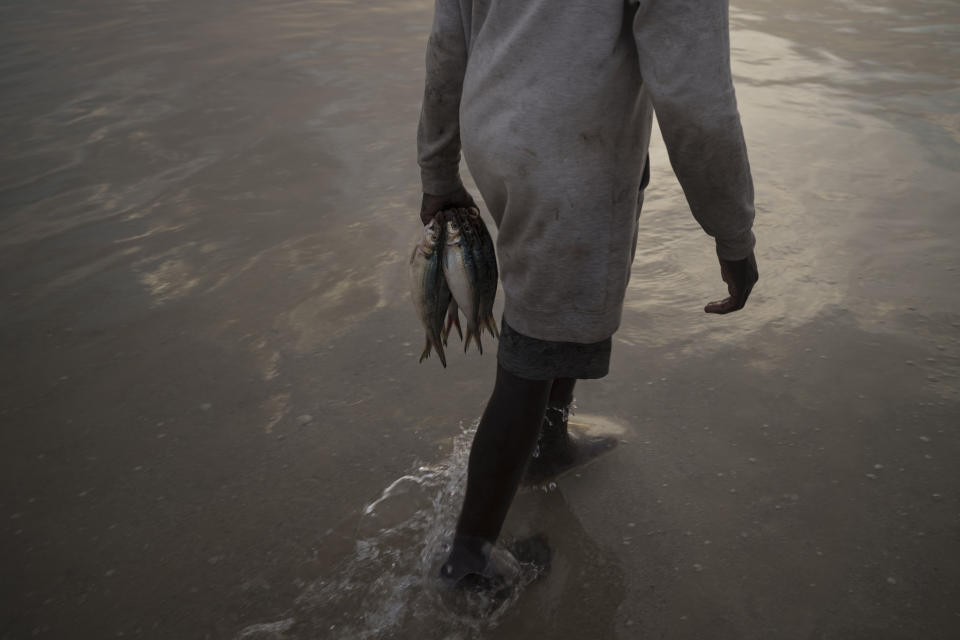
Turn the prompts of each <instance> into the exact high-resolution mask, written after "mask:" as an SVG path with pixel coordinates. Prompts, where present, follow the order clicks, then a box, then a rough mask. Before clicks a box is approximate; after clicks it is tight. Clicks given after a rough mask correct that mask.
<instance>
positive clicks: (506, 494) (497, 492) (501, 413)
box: [440, 365, 552, 581]
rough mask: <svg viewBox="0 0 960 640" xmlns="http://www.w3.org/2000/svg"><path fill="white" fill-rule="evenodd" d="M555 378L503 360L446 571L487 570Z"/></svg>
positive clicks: (474, 450) (455, 575) (476, 442)
mask: <svg viewBox="0 0 960 640" xmlns="http://www.w3.org/2000/svg"><path fill="white" fill-rule="evenodd" d="M551 386H552V381H550V380H525V379H523V378H518V377H517V376H515V375H513V374H512V373H510V372H509V371H507V370H505V369H503V368H502V367H500V366H499V365H498V366H497V381H496V384H495V385H494V388H493V394H492V395H491V396H490V400H489V402H488V403H487V408H486V410H485V411H484V412H483V417H482V418H481V419H480V426H478V427H477V433H476V435H475V436H474V439H473V446H472V447H471V449H470V462H469V466H468V467H467V491H466V495H465V496H464V500H463V508H462V510H461V511H460V519H459V521H458V522H457V531H456V537H455V538H454V543H453V549H452V550H451V552H450V557H449V558H448V559H447V561H446V563H445V564H444V565H443V567H442V568H441V570H440V573H441V576H442V577H444V578H446V579H448V580H453V581H458V580H460V579H461V578H463V577H464V576H467V575H470V574H483V573H484V571H485V568H486V563H487V558H488V554H489V546H488V545H493V543H494V542H496V540H497V537H498V536H499V535H500V528H501V527H502V526H503V521H504V520H505V519H506V517H507V511H508V510H509V508H510V503H511V502H513V496H514V495H515V494H516V491H517V487H518V486H519V484H520V479H521V477H522V476H523V470H524V467H525V466H526V464H527V460H528V459H529V457H530V453H531V452H532V451H533V447H534V445H535V444H536V442H537V434H538V433H539V431H540V425H541V423H542V422H543V416H544V411H545V410H546V407H547V402H548V400H549V398H550V391H551Z"/></svg>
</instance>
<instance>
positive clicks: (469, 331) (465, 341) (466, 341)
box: [463, 324, 477, 353]
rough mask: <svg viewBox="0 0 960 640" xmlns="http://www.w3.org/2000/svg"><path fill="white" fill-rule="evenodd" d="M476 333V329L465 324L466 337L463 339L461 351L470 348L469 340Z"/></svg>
mask: <svg viewBox="0 0 960 640" xmlns="http://www.w3.org/2000/svg"><path fill="white" fill-rule="evenodd" d="M476 334H477V331H476V329H475V328H474V327H472V326H471V325H469V324H468V325H467V337H466V338H464V339H463V352H464V353H466V352H467V349H469V348H470V340H472V339H473V337H474V336H475V335H476Z"/></svg>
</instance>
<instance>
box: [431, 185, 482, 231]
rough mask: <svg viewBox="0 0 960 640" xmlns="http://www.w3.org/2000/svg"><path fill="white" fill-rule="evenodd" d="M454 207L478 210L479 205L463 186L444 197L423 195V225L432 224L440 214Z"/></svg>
mask: <svg viewBox="0 0 960 640" xmlns="http://www.w3.org/2000/svg"><path fill="white" fill-rule="evenodd" d="M453 207H464V208H467V207H473V208H474V209H476V208H477V203H476V202H474V201H473V197H471V196H470V194H469V193H468V192H467V190H466V189H464V188H463V186H461V187H460V188H459V189H457V190H456V191H451V192H450V193H447V194H445V195H442V196H435V195H431V194H429V193H425V194H423V202H422V203H421V204H420V220H421V221H422V222H423V224H430V221H431V220H433V217H434V216H435V215H437V213H438V212H440V211H443V210H444V209H451V208H453Z"/></svg>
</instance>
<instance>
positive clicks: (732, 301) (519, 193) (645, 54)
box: [418, 0, 757, 584]
mask: <svg viewBox="0 0 960 640" xmlns="http://www.w3.org/2000/svg"><path fill="white" fill-rule="evenodd" d="M727 14H728V2H727V0H560V1H558V0H436V6H435V14H434V23H433V30H432V32H431V35H430V39H429V43H428V45H427V55H426V67H427V75H426V87H425V92H424V101H423V110H422V113H421V119H420V127H419V131H418V161H419V164H420V167H421V177H422V182H423V192H424V196H423V204H422V207H421V219H422V220H423V222H424V223H425V224H426V223H427V222H429V220H430V219H432V217H433V216H434V215H435V214H436V213H437V212H438V211H440V210H442V209H444V208H447V207H452V206H472V205H473V204H474V202H473V200H472V198H471V197H470V195H469V194H468V193H467V192H466V190H465V189H464V188H463V184H462V183H461V181H460V177H459V161H460V152H461V149H462V151H463V155H464V158H465V160H466V162H467V165H468V167H469V169H470V173H471V174H472V175H473V177H474V179H475V181H476V183H477V187H478V188H479V190H480V193H481V195H482V196H483V200H484V202H485V203H486V205H487V208H488V209H489V211H490V215H491V216H492V217H493V220H494V222H495V223H496V224H497V227H498V229H499V236H498V240H497V254H498V260H499V264H500V277H501V284H502V290H503V292H504V297H505V306H504V313H503V320H502V325H503V326H502V335H501V339H500V342H499V347H498V354H497V362H498V367H497V379H496V383H495V385H494V389H493V393H492V395H491V398H490V400H489V403H488V405H487V407H486V410H485V411H484V414H483V417H482V419H481V421H480V425H479V427H478V428H477V433H476V436H475V439H474V442H473V448H472V450H471V453H470V462H469V467H468V473H467V490H466V495H465V498H464V505H463V509H462V511H461V515H460V518H459V521H458V523H457V530H456V536H455V539H454V544H453V548H452V550H451V554H450V557H449V558H448V560H447V562H446V563H445V564H444V565H443V567H442V568H441V576H442V577H443V578H444V579H445V580H447V581H449V582H451V583H455V584H464V583H466V582H471V583H476V582H477V581H478V580H479V581H481V582H482V581H483V580H484V579H487V578H491V577H492V576H493V574H494V573H495V568H493V567H492V566H491V562H490V552H491V549H492V548H493V544H494V543H495V541H496V539H497V537H498V535H499V533H500V528H501V526H502V524H503V521H504V519H505V517H506V514H507V509H508V508H509V506H510V503H511V501H512V500H513V496H514V494H515V492H516V489H517V486H518V484H519V482H520V481H521V478H522V475H523V472H524V468H525V466H526V465H527V463H528V460H530V457H531V453H532V452H533V451H534V450H535V448H536V449H537V453H538V455H537V456H535V458H534V459H533V461H532V462H531V466H532V467H537V466H539V471H540V472H544V471H546V472H549V471H551V470H558V469H562V468H564V467H565V466H568V465H569V464H573V463H575V462H576V459H577V457H578V451H577V448H576V447H577V443H576V442H575V441H574V440H573V439H572V438H570V437H569V435H568V433H567V430H566V414H567V409H568V407H569V404H570V403H571V401H572V394H573V388H574V384H575V382H576V380H577V379H581V378H600V377H603V376H605V375H606V373H607V370H608V365H609V358H610V347H611V336H612V335H613V333H614V332H615V331H616V329H617V327H618V326H619V323H620V316H621V312H622V308H623V298H624V294H625V291H626V287H627V281H628V279H629V276H630V265H631V263H632V261H633V257H634V252H635V250H636V241H637V224H638V217H639V214H640V207H641V204H642V200H643V187H645V186H646V178H647V176H649V167H648V166H647V147H648V145H649V141H650V129H651V123H652V116H653V112H654V110H656V114H657V119H658V122H659V124H660V130H661V132H662V134H663V138H664V141H665V143H666V146H667V150H668V152H669V155H670V161H671V164H672V166H673V169H674V172H675V173H676V175H677V177H678V179H679V181H680V184H681V186H682V187H683V190H684V194H685V195H686V198H687V201H688V203H689V205H690V208H691V210H692V212H693V215H694V216H695V218H696V219H697V221H698V222H699V223H700V225H701V226H702V227H703V229H704V230H705V231H706V232H707V233H708V234H709V235H711V236H712V237H714V238H715V240H716V250H717V255H718V258H719V260H720V267H721V274H722V277H723V280H724V281H725V282H726V283H727V285H728V291H729V294H730V296H729V297H728V298H726V299H725V300H722V301H719V302H712V303H710V304H708V305H707V306H706V309H705V311H707V312H708V313H728V312H730V311H736V310H738V309H741V308H742V307H743V305H744V304H745V303H746V301H747V297H748V295H749V294H750V290H751V288H752V287H753V284H754V283H755V282H756V281H757V268H756V261H755V259H754V255H753V248H754V236H753V233H752V225H753V216H754V211H753V183H752V179H751V175H750V167H749V164H748V161H747V152H746V146H745V144H744V139H743V133H742V130H741V127H740V117H739V114H738V112H737V106H736V99H735V96H734V90H733V82H732V79H731V74H730V54H729V27H728V17H727ZM541 425H543V426H544V429H543V433H542V434H541V433H540V432H541ZM538 434H540V442H539V446H538ZM594 444H596V443H594ZM581 446H584V445H581ZM586 446H590V445H589V443H588V444H587V445H586ZM586 455H589V453H587V454H586Z"/></svg>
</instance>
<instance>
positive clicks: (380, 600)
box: [236, 421, 537, 640]
mask: <svg viewBox="0 0 960 640" xmlns="http://www.w3.org/2000/svg"><path fill="white" fill-rule="evenodd" d="M477 423H478V421H474V422H473V424H472V425H471V426H470V427H469V428H464V427H463V425H462V424H461V432H460V434H459V435H457V436H456V437H455V438H454V442H453V451H452V452H451V454H450V456H449V457H448V458H447V459H446V460H444V461H442V462H440V463H439V464H436V465H430V466H420V467H418V468H417V469H416V470H415V471H413V472H411V473H409V474H407V475H404V476H402V477H400V478H398V479H396V480H395V481H393V482H392V483H391V484H390V485H389V486H387V487H386V488H385V489H384V490H383V492H382V493H381V494H380V496H379V497H378V498H377V499H376V500H374V501H373V502H371V503H370V504H368V505H367V506H366V507H364V508H363V510H362V511H361V514H360V519H359V524H358V525H357V536H356V537H357V541H356V544H355V548H354V552H353V554H352V555H351V556H350V557H347V558H345V559H344V561H343V562H341V564H340V565H339V566H338V567H337V568H336V569H335V570H334V571H333V572H332V575H330V576H329V577H327V578H325V579H321V580H318V581H317V582H315V583H313V584H312V585H310V586H309V587H307V589H306V590H305V591H304V592H303V593H302V594H301V595H300V596H299V597H298V598H297V599H296V601H295V602H294V606H293V607H292V609H291V610H290V611H288V612H287V613H286V614H285V615H284V617H283V618H282V619H280V620H277V621H273V622H268V623H260V624H254V625H251V626H248V627H246V628H245V629H243V630H242V631H241V632H240V633H239V634H238V635H237V636H236V639H237V640H290V639H294V638H318V637H320V638H324V637H330V638H345V639H346V638H350V639H357V640H366V639H369V638H384V637H393V636H396V635H398V634H400V633H402V635H403V636H405V637H406V636H409V637H417V636H422V637H431V638H444V639H446V640H467V639H468V638H474V637H477V636H479V635H480V634H481V633H482V632H484V631H489V630H490V629H491V628H493V627H496V626H497V625H498V623H499V622H500V620H502V619H503V617H504V615H505V614H506V613H507V611H509V610H510V608H511V607H512V606H513V604H514V603H515V602H516V601H517V599H518V598H519V596H520V593H521V592H522V590H523V587H525V586H526V585H528V584H529V583H530V582H532V581H533V580H534V579H536V577H537V570H536V569H535V568H534V567H532V566H528V565H523V566H522V571H521V572H520V574H519V575H518V577H517V582H516V584H514V585H512V587H513V588H512V590H511V593H510V595H509V596H508V597H506V599H503V600H494V599H493V598H492V597H491V596H488V595H486V594H483V593H472V592H462V591H459V590H452V589H449V588H447V587H444V586H443V585H442V584H441V582H440V580H439V578H438V576H439V568H440V565H441V564H442V562H443V561H444V559H445V558H446V553H447V552H448V551H449V547H450V540H451V539H452V538H453V528H454V524H455V521H456V516H457V513H458V511H459V508H460V504H461V501H462V499H463V490H464V484H465V480H466V471H467V460H468V458H469V453H470V443H471V441H472V440H473V433H474V431H475V430H476V427H477Z"/></svg>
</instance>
